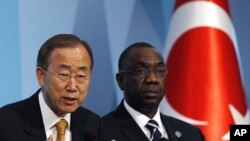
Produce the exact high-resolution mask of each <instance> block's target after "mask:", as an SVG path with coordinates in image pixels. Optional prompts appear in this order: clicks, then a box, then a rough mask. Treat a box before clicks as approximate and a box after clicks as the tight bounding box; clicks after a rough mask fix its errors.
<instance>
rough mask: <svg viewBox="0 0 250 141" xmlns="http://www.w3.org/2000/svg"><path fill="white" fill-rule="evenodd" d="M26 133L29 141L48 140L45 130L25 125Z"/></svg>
mask: <svg viewBox="0 0 250 141" xmlns="http://www.w3.org/2000/svg"><path fill="white" fill-rule="evenodd" d="M24 131H25V132H27V133H28V134H29V138H28V141H34V140H37V141H43V140H45V139H46V135H45V132H44V129H33V128H31V127H30V126H29V125H27V124H25V125H24Z"/></svg>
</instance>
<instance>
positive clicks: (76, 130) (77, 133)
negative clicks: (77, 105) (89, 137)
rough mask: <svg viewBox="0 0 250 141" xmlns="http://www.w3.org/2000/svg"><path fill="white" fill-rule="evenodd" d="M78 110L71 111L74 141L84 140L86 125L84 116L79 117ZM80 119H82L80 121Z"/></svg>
mask: <svg viewBox="0 0 250 141" xmlns="http://www.w3.org/2000/svg"><path fill="white" fill-rule="evenodd" d="M77 112H78V110H76V111H75V112H73V113H71V125H70V126H71V127H70V129H71V133H72V141H83V140H84V137H83V131H84V129H83V127H84V122H85V119H84V118H79V117H78V113H77ZM79 120H80V121H79Z"/></svg>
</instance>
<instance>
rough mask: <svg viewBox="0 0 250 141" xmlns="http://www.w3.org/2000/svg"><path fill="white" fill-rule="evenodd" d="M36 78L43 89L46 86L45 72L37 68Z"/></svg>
mask: <svg viewBox="0 0 250 141" xmlns="http://www.w3.org/2000/svg"><path fill="white" fill-rule="evenodd" d="M36 77H37V80H38V83H39V85H40V86H41V87H42V86H44V85H45V77H44V71H43V69H42V68H40V67H37V68H36Z"/></svg>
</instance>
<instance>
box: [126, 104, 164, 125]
mask: <svg viewBox="0 0 250 141" xmlns="http://www.w3.org/2000/svg"><path fill="white" fill-rule="evenodd" d="M123 104H124V107H125V109H126V110H127V111H128V112H129V113H130V115H131V116H132V118H133V119H134V120H135V121H136V123H137V124H138V125H139V126H140V128H144V127H145V125H146V124H147V123H148V121H149V120H150V118H148V117H147V116H145V115H144V114H142V113H140V112H139V111H136V110H135V109H133V108H132V107H131V106H129V105H128V103H127V102H126V100H124V102H123ZM152 119H153V120H155V121H157V122H158V123H159V128H160V129H161V128H163V127H162V122H161V117H160V110H159V109H158V110H157V112H156V114H155V116H154V117H153V118H152Z"/></svg>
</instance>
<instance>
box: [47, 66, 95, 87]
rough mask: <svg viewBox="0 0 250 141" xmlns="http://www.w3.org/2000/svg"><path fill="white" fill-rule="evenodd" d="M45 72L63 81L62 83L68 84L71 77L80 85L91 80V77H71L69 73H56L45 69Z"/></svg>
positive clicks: (80, 75)
mask: <svg viewBox="0 0 250 141" xmlns="http://www.w3.org/2000/svg"><path fill="white" fill-rule="evenodd" d="M43 70H44V71H45V72H48V73H50V74H52V75H55V76H56V77H57V78H58V79H59V80H61V81H62V82H66V81H69V79H70V78H71V77H74V79H75V80H76V81H77V82H78V83H80V84H84V83H85V82H86V80H89V79H90V78H91V77H90V76H87V75H82V74H76V75H71V74H67V73H54V72H51V71H48V70H45V69H43Z"/></svg>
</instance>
